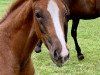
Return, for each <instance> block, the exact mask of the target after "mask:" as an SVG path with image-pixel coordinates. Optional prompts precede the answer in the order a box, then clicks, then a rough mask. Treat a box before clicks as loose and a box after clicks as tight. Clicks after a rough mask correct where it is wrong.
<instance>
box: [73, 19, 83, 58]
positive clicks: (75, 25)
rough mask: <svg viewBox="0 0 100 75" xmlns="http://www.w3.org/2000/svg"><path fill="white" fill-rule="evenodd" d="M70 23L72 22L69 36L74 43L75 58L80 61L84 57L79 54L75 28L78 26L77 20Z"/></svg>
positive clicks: (79, 49)
mask: <svg viewBox="0 0 100 75" xmlns="http://www.w3.org/2000/svg"><path fill="white" fill-rule="evenodd" d="M72 21H73V24H72V30H71V35H72V37H73V39H74V42H75V48H76V51H77V57H78V59H79V60H82V59H84V56H83V54H82V53H81V48H80V47H79V45H78V41H77V27H78V24H79V19H73V20H72Z"/></svg>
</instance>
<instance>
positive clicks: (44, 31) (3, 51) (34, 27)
mask: <svg viewBox="0 0 100 75" xmlns="http://www.w3.org/2000/svg"><path fill="white" fill-rule="evenodd" d="M52 7H53V8H52ZM55 10H57V11H55ZM65 13H67V11H66V9H65V6H64V4H63V3H62V1H61V0H59V1H58V0H17V1H16V2H15V4H14V5H12V7H11V9H10V11H9V12H8V14H7V16H6V17H5V18H4V19H3V20H2V21H1V22H0V75H34V67H33V65H32V60H31V54H32V51H33V49H34V47H35V45H36V43H37V42H38V40H40V39H41V40H42V41H43V42H44V43H45V45H46V46H47V48H48V49H49V51H50V56H51V58H52V60H53V62H54V63H55V64H56V65H57V66H61V65H62V64H63V63H64V62H65V61H66V60H67V59H68V57H69V53H68V50H67V47H66V45H65V41H64V33H63V25H64V21H62V19H65V18H64V17H65ZM54 14H57V15H56V18H55V17H53V16H54ZM47 18H48V19H47ZM55 25H58V26H59V27H60V28H61V29H59V30H58V28H55ZM50 28H52V30H50ZM56 31H59V32H60V33H61V35H60V37H59V35H58V34H57V32H56ZM61 39H62V40H61Z"/></svg>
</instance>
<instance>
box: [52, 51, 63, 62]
mask: <svg viewBox="0 0 100 75" xmlns="http://www.w3.org/2000/svg"><path fill="white" fill-rule="evenodd" d="M61 58H62V57H61V56H60V54H59V53H58V51H57V50H55V51H54V59H55V60H59V59H61Z"/></svg>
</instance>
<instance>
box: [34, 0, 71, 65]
mask: <svg viewBox="0 0 100 75" xmlns="http://www.w3.org/2000/svg"><path fill="white" fill-rule="evenodd" d="M34 7H35V8H34V16H35V17H34V20H35V21H34V23H35V31H36V33H37V35H38V37H39V38H40V39H41V38H42V41H43V42H44V43H45V45H46V46H47V48H48V49H49V52H50V56H51V59H52V60H53V62H54V63H55V64H57V66H61V65H62V64H63V63H64V62H65V61H66V60H67V59H68V58H69V51H68V48H67V47H66V43H65V39H64V24H65V22H66V21H67V20H65V18H66V17H67V15H68V13H69V12H67V10H68V9H66V8H65V6H64V4H63V2H62V0H37V1H36V3H35V5H34Z"/></svg>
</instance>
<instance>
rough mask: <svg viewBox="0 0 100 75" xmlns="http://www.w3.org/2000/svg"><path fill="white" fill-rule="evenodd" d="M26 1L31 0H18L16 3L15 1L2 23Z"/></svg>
mask: <svg viewBox="0 0 100 75" xmlns="http://www.w3.org/2000/svg"><path fill="white" fill-rule="evenodd" d="M25 1H29V0H16V1H15V3H13V4H12V5H11V7H10V10H9V11H8V12H7V14H6V16H5V17H4V18H3V19H2V20H1V21H0V24H1V23H2V22H4V20H5V19H6V18H7V17H8V15H9V14H10V13H11V12H13V11H14V10H16V9H17V8H18V7H20V6H21V5H22V4H23V3H24V2H25ZM30 1H31V0H30ZM32 1H33V2H35V1H37V0H32Z"/></svg>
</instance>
